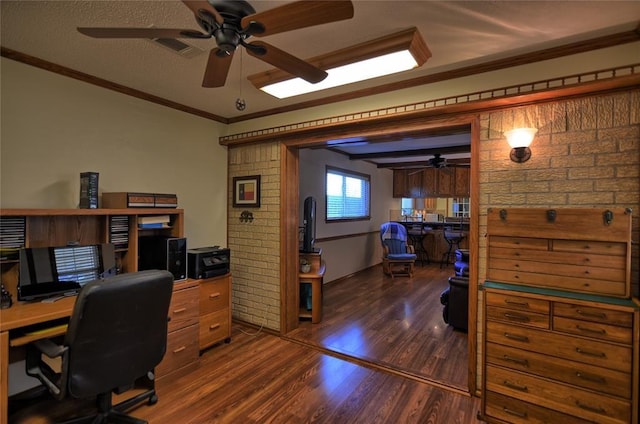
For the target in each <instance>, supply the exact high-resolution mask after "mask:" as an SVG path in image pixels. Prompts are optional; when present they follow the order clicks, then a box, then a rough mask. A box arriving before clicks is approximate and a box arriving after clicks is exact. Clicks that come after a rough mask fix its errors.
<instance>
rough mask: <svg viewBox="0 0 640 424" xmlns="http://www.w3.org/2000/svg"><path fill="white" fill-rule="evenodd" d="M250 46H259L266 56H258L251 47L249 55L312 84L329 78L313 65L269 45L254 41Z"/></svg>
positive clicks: (248, 50)
mask: <svg viewBox="0 0 640 424" xmlns="http://www.w3.org/2000/svg"><path fill="white" fill-rule="evenodd" d="M249 46H259V47H262V48H264V49H265V50H266V53H265V54H258V53H256V52H254V51H252V49H251V48H250V47H249V48H247V53H249V54H250V55H251V56H253V57H257V58H258V59H260V60H263V61H265V62H267V63H269V64H271V65H273V66H275V67H276V68H280V69H282V70H283V71H285V72H288V73H290V74H291V75H295V76H297V77H300V78H302V79H304V80H306V81H309V82H310V83H312V84H315V83H317V82H320V81H322V80H323V79H325V78H326V77H327V73H326V72H325V71H323V70H322V69H319V68H316V67H315V66H313V65H312V64H310V63H308V62H305V61H304V60H302V59H298V58H297V57H295V56H293V55H290V54H289V53H287V52H285V51H283V50H280V49H279V48H277V47H274V46H272V45H271V44H267V43H265V42H263V41H254V42H253V43H249Z"/></svg>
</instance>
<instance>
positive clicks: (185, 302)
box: [168, 286, 198, 332]
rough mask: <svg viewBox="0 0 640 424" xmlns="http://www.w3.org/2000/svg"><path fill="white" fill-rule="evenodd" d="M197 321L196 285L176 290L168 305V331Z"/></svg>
mask: <svg viewBox="0 0 640 424" xmlns="http://www.w3.org/2000/svg"><path fill="white" fill-rule="evenodd" d="M197 323H198V286H194V287H191V288H188V289H183V290H176V291H174V292H173V295H172V296H171V304H170V305H169V330H168V331H169V332H172V331H175V330H178V329H180V328H184V327H187V326H189V325H193V324H197Z"/></svg>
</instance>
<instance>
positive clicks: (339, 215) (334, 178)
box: [326, 167, 371, 221]
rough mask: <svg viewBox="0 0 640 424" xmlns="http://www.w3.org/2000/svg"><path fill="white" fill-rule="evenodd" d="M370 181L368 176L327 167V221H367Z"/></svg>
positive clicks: (369, 205)
mask: <svg viewBox="0 0 640 424" xmlns="http://www.w3.org/2000/svg"><path fill="white" fill-rule="evenodd" d="M370 180H371V178H370V176H369V175H365V174H358V173H355V172H353V171H346V170H343V169H338V168H332V167H327V168H326V200H327V201H326V217H327V221H347V220H361V219H369V210H370V207H371V199H370V192H371V187H370Z"/></svg>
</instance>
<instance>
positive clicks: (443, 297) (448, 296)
mask: <svg viewBox="0 0 640 424" xmlns="http://www.w3.org/2000/svg"><path fill="white" fill-rule="evenodd" d="M440 303H442V304H443V305H444V308H443V309H442V318H443V319H444V322H446V323H447V324H449V325H450V326H452V327H453V328H456V329H458V330H462V331H467V328H468V325H469V324H468V321H469V279H468V278H466V277H457V276H456V277H449V287H447V288H446V289H444V290H443V291H442V293H441V294H440Z"/></svg>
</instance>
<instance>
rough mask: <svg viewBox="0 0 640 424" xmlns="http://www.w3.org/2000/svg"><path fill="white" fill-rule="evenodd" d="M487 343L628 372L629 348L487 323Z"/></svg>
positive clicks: (629, 364) (629, 365) (629, 362)
mask: <svg viewBox="0 0 640 424" xmlns="http://www.w3.org/2000/svg"><path fill="white" fill-rule="evenodd" d="M486 340H487V342H493V343H498V344H502V345H507V346H512V347H517V348H520V349H524V350H529V351H533V352H538V353H542V354H544V355H551V356H556V357H558V358H565V359H568V360H573V361H578V362H581V363H585V364H591V365H596V366H600V367H604V368H608V369H613V370H618V371H622V372H628V373H631V359H632V350H631V347H625V346H620V345H615V344H611V343H606V342H601V341H596V340H589V339H584V338H580V337H571V336H567V335H566V334H560V333H552V332H549V331H543V330H535V329H531V328H524V327H519V326H515V325H511V324H503V323H500V322H494V321H487V334H486Z"/></svg>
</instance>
